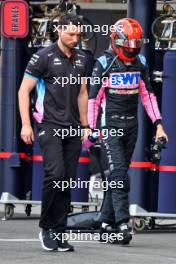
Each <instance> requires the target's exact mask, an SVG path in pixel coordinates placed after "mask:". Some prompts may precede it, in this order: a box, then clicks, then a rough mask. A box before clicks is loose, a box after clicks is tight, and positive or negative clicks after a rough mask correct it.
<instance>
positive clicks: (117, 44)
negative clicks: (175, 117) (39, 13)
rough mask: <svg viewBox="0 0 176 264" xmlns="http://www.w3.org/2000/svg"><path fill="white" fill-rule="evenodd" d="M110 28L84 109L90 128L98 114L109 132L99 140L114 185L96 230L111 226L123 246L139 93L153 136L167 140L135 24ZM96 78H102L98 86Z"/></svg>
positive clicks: (121, 22)
mask: <svg viewBox="0 0 176 264" xmlns="http://www.w3.org/2000/svg"><path fill="white" fill-rule="evenodd" d="M114 26H115V28H116V29H117V30H116V31H114V32H112V34H111V48H110V49H109V50H107V51H105V52H104V54H103V56H101V57H100V58H98V59H97V61H96V64H95V66H94V70H93V75H92V76H93V80H94V83H93V81H92V85H91V87H90V93H89V104H88V113H89V125H90V127H91V128H92V129H94V128H96V124H97V117H98V113H101V114H100V115H101V126H102V127H107V128H108V130H109V135H108V138H107V139H105V140H104V145H105V148H106V150H107V156H108V158H109V168H110V176H109V178H108V180H109V182H111V181H116V182H117V188H109V189H108V191H107V193H106V196H105V200H104V203H103V207H102V211H101V219H102V227H101V233H102V234H103V233H105V232H106V231H108V232H111V229H112V228H115V229H116V230H117V231H118V232H120V233H123V239H122V240H121V243H122V244H128V243H129V242H130V240H131V239H132V236H131V233H130V228H129V225H128V222H129V219H130V216H129V201H128V193H129V191H130V184H129V177H128V174H127V171H128V168H129V164H130V161H131V157H132V154H133V151H134V147H135V143H136V140H137V130H138V121H137V107H138V95H139V94H140V97H141V100H142V103H143V105H144V107H145V109H146V111H147V114H148V115H149V117H150V119H151V120H152V122H153V124H154V126H155V127H156V140H157V139H158V138H159V137H165V138H166V139H167V135H166V134H165V132H164V130H163V126H162V123H161V114H160V112H159V109H158V105H157V101H156V97H155V95H154V93H153V91H152V87H151V84H150V80H149V73H148V68H147V64H146V59H145V57H144V56H142V55H140V54H139V52H140V50H141V47H142V46H143V44H144V42H145V40H144V39H143V36H142V34H143V32H142V28H141V25H140V24H139V22H138V21H136V20H134V19H131V18H124V19H121V20H119V21H117V22H116V24H115V25H114ZM103 77H104V78H103ZM98 79H100V80H104V81H103V85H102V82H100V81H99V82H98V81H97V80H98ZM100 105H101V111H100V107H99V106H100ZM111 128H116V129H117V130H118V129H123V136H121V137H120V136H119V137H118V136H114V135H113V134H111V133H110V131H111ZM119 182H121V184H122V182H123V184H122V185H121V184H118V183H119ZM120 185H121V186H120ZM118 187H120V188H118ZM109 230H110V231H109ZM102 240H103V237H102ZM119 242H120V241H119Z"/></svg>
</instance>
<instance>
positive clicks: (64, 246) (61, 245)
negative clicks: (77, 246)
mask: <svg viewBox="0 0 176 264" xmlns="http://www.w3.org/2000/svg"><path fill="white" fill-rule="evenodd" d="M57 250H58V251H60V252H71V251H74V247H73V246H72V245H70V244H69V243H68V241H67V240H66V239H64V237H62V234H60V236H59V237H58V238H57Z"/></svg>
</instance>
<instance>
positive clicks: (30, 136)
mask: <svg viewBox="0 0 176 264" xmlns="http://www.w3.org/2000/svg"><path fill="white" fill-rule="evenodd" d="M36 83H37V80H34V79H32V78H30V77H26V76H24V78H23V81H22V83H21V86H20V89H19V92H18V100H19V110H20V116H21V121H22V129H21V138H22V140H23V141H24V142H25V143H26V144H32V141H34V133H33V130H32V126H31V120H30V110H29V109H30V98H29V95H30V92H31V91H32V89H33V88H34V87H35V85H36Z"/></svg>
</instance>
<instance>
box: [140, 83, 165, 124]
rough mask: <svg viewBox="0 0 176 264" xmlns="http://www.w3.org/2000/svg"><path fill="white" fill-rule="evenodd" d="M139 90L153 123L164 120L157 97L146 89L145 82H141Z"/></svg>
mask: <svg viewBox="0 0 176 264" xmlns="http://www.w3.org/2000/svg"><path fill="white" fill-rule="evenodd" d="M139 88H140V89H139V91H140V97H141V101H142V104H143V106H144V107H145V109H146V112H147V114H148V116H149V117H150V119H151V120H152V122H153V123H155V121H156V120H157V119H162V117H161V114H160V111H159V108H158V103H157V100H156V96H155V95H154V94H153V93H150V92H149V91H148V90H147V89H146V85H145V83H144V81H143V80H141V81H140V85H139Z"/></svg>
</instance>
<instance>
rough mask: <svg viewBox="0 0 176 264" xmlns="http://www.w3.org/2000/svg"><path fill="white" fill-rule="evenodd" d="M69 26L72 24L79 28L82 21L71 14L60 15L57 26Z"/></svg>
mask: <svg viewBox="0 0 176 264" xmlns="http://www.w3.org/2000/svg"><path fill="white" fill-rule="evenodd" d="M69 24H73V25H75V26H80V25H81V24H82V21H81V19H80V18H79V17H78V16H76V15H74V14H71V13H70V14H64V15H62V16H61V17H60V19H59V23H58V25H59V26H66V25H69Z"/></svg>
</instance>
